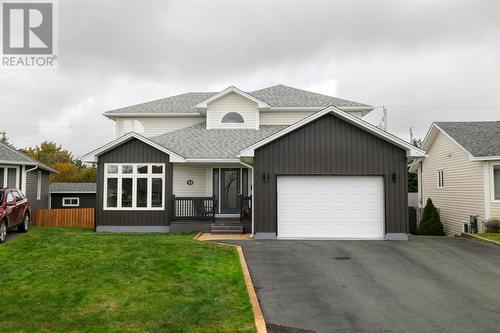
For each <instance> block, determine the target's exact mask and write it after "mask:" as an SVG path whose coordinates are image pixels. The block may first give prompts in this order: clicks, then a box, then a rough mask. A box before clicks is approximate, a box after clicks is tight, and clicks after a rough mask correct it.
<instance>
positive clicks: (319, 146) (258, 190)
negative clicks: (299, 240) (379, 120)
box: [254, 114, 408, 233]
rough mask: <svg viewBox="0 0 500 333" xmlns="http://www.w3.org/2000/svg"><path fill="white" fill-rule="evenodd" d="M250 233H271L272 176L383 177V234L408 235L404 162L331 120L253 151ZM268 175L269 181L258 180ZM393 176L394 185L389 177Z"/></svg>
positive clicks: (387, 147) (392, 149)
mask: <svg viewBox="0 0 500 333" xmlns="http://www.w3.org/2000/svg"><path fill="white" fill-rule="evenodd" d="M254 168H255V170H254V172H255V180H254V186H255V189H254V193H255V196H254V197H255V208H254V209H255V232H263V233H276V231H277V204H276V201H277V200H276V194H277V188H276V177H277V176H278V175H380V176H383V177H384V194H385V233H407V232H408V197H407V192H408V191H407V158H406V152H405V150H403V149H401V148H399V147H397V146H394V145H393V144H391V143H388V142H387V141H384V140H382V139H380V138H378V137H376V136H374V135H372V134H370V133H368V132H366V131H364V130H362V129H360V128H358V127H356V126H354V125H352V124H350V123H348V122H346V121H344V120H341V119H339V118H337V117H335V116H334V115H331V114H329V115H325V116H324V117H321V118H319V119H317V120H315V121H313V122H311V123H309V124H307V125H305V126H304V127H301V128H299V129H297V130H295V131H293V132H291V133H289V134H287V135H285V136H283V137H281V138H279V139H277V140H275V141H273V142H271V143H269V144H267V145H265V146H263V147H261V148H259V149H257V150H256V151H255V161H254ZM265 172H269V175H270V177H269V178H270V179H269V181H268V182H267V183H265V182H264V181H263V174H264V173H265ZM394 172H397V173H398V174H399V180H398V182H394V181H393V178H392V177H393V176H392V175H393V173H394Z"/></svg>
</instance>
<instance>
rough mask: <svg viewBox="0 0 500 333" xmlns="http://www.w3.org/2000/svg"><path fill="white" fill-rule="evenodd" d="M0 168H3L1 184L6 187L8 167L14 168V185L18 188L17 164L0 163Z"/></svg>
mask: <svg viewBox="0 0 500 333" xmlns="http://www.w3.org/2000/svg"><path fill="white" fill-rule="evenodd" d="M0 169H4V170H3V184H4V187H8V186H7V180H8V179H9V178H8V172H7V171H8V169H16V185H15V187H16V188H17V189H19V178H20V177H19V166H17V165H0Z"/></svg>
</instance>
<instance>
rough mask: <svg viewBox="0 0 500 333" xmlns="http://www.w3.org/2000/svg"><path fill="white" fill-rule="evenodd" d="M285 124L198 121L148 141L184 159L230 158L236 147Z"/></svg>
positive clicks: (261, 136) (259, 138)
mask: <svg viewBox="0 0 500 333" xmlns="http://www.w3.org/2000/svg"><path fill="white" fill-rule="evenodd" d="M286 127H288V126H287V125H261V126H260V128H259V129H258V130H255V129H209V130H207V128H206V124H205V123H201V124H197V125H194V126H190V127H186V128H183V129H179V130H177V131H173V132H169V133H165V134H162V135H159V136H156V137H153V138H151V140H152V141H154V142H156V143H158V144H160V145H162V146H163V147H166V148H167V149H170V150H172V151H175V152H176V153H178V154H180V155H181V156H183V157H184V158H185V159H186V160H188V161H189V160H193V159H195V160H196V159H200V160H202V159H234V160H238V155H239V153H240V150H242V149H244V148H245V147H248V146H249V145H251V144H253V143H255V142H258V141H260V140H262V139H264V138H266V137H268V136H270V135H272V134H274V133H276V132H279V131H281V130H282V129H284V128H286Z"/></svg>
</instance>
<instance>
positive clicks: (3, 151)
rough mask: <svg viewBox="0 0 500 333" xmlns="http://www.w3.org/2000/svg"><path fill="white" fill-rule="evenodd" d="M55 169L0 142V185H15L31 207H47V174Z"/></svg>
mask: <svg viewBox="0 0 500 333" xmlns="http://www.w3.org/2000/svg"><path fill="white" fill-rule="evenodd" d="M53 172H57V171H56V170H54V169H52V168H50V167H48V166H46V165H45V164H43V163H40V162H38V161H35V160H33V159H32V158H31V157H29V156H27V155H25V154H23V153H21V152H19V151H18V150H16V149H15V148H12V147H11V146H9V145H7V144H4V143H0V187H16V188H18V189H20V190H21V192H23V193H24V194H25V195H26V197H27V198H28V200H29V202H30V206H31V209H32V210H34V209H36V208H48V207H49V175H50V174H51V173H53Z"/></svg>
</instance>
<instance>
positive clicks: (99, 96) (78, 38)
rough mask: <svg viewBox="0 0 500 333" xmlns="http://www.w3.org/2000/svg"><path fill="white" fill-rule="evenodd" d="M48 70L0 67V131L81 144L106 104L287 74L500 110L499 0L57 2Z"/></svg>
mask: <svg viewBox="0 0 500 333" xmlns="http://www.w3.org/2000/svg"><path fill="white" fill-rule="evenodd" d="M58 11H59V13H58V20H59V21H58V22H59V37H58V38H59V51H58V56H59V66H58V68H57V69H56V70H42V71H41V70H38V71H35V70H28V71H14V72H13V71H8V72H5V71H4V72H0V131H1V130H5V131H7V134H8V136H9V137H10V141H11V143H13V144H14V145H16V146H17V147H25V146H31V145H36V144H39V143H40V142H41V141H43V140H45V139H49V140H54V141H56V142H58V143H61V144H63V146H65V147H67V148H69V149H70V150H72V151H73V152H74V153H75V155H77V156H79V155H83V154H84V153H86V152H88V151H90V150H91V149H93V148H95V147H97V146H100V145H102V144H104V143H106V141H109V140H111V139H113V138H114V123H113V121H111V120H108V119H106V118H105V117H103V116H102V113H103V112H104V111H107V110H112V109H115V108H119V107H123V106H128V105H132V104H136V103H140V102H145V101H149V100H152V99H157V98H163V97H167V96H170V95H174V94H178V93H183V92H187V91H214V90H222V89H224V88H226V87H227V86H230V85H235V86H237V87H239V88H241V89H243V90H247V91H251V90H255V89H260V88H264V87H267V86H271V85H274V84H278V83H281V84H285V85H289V86H293V87H297V88H302V89H307V90H312V91H316V92H320V93H324V94H328V95H333V96H337V97H341V98H345V99H350V100H354V101H359V102H363V103H367V104H371V105H373V106H377V108H376V110H375V111H373V112H372V114H371V115H369V116H368V120H370V121H372V122H375V123H377V122H379V121H380V118H381V108H380V106H382V105H387V109H388V113H389V117H388V118H389V129H390V131H391V132H393V133H395V134H397V135H399V136H401V137H402V138H404V139H408V133H409V127H410V126H413V128H414V131H415V133H416V135H417V136H421V137H422V136H424V135H425V132H426V130H427V128H428V126H429V125H430V123H431V122H432V121H459V120H500V0H467V1H460V0H450V1H444V0H440V1H431V0H429V1H423V0H414V1H410V0H408V1H403V0H399V1H395V0H378V1H377V0H366V1H356V0H354V1H353V0H349V1H347V0H345V1H311V0H304V1H290V0H284V1H276V0H274V1H256V0H252V1H236V0H228V1H222V0H221V1H207V0H204V1H202V0H200V1H185V0H184V1H144V0H140V1H139V0H136V1H124V0H116V1H110V0H106V1H102V0H96V1H88V0H85V1H72V0H64V1H59V5H58Z"/></svg>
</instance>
